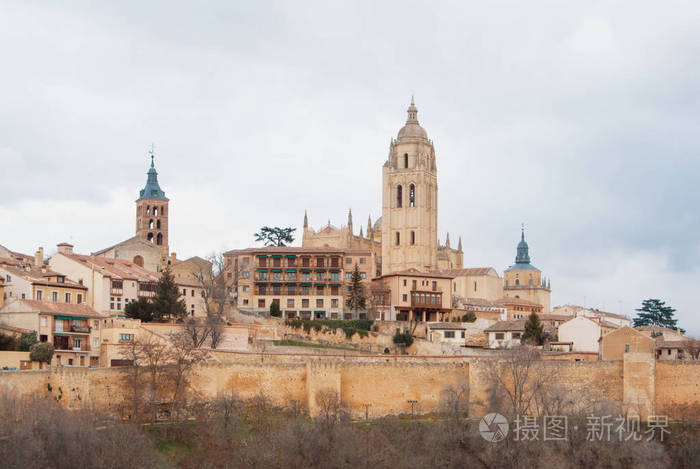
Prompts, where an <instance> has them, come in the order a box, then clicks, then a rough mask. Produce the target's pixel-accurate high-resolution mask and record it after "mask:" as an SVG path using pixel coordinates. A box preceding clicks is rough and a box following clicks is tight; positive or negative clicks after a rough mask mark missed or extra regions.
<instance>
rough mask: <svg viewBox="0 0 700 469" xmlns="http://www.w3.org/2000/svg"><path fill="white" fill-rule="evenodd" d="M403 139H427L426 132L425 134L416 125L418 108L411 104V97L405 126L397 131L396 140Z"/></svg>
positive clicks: (423, 130)
mask: <svg viewBox="0 0 700 469" xmlns="http://www.w3.org/2000/svg"><path fill="white" fill-rule="evenodd" d="M404 138H423V139H426V140H427V139H428V132H426V131H425V129H424V128H423V127H421V126H420V124H419V123H418V108H417V107H416V104H415V103H414V102H413V96H411V105H410V106H408V119H406V125H404V126H403V127H401V130H399V135H398V136H397V140H402V139H404Z"/></svg>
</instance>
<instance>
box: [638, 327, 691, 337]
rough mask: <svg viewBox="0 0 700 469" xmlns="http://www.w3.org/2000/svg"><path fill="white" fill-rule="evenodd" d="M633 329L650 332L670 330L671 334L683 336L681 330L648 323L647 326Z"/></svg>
mask: <svg viewBox="0 0 700 469" xmlns="http://www.w3.org/2000/svg"><path fill="white" fill-rule="evenodd" d="M635 329H636V330H638V331H641V332H652V333H653V332H670V333H671V334H675V335H677V336H679V337H683V334H682V333H681V331H677V330H675V329H671V328H670V327H663V326H654V325H649V326H639V327H635Z"/></svg>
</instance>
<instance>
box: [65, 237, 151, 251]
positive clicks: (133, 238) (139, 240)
mask: <svg viewBox="0 0 700 469" xmlns="http://www.w3.org/2000/svg"><path fill="white" fill-rule="evenodd" d="M129 241H136V242H138V243H140V244H144V245H146V246H148V247H151V248H154V249H156V250H157V249H158V247H157V246H156V245H154V244H153V243H149V242H148V241H146V240H145V239H143V238H141V237H140V236H138V235H137V236H132V237H131V238H129V239H125V240H124V241H120V242H118V243H117V244H113V245H111V246H109V247H106V248H104V249H100V250H99V251H95V252H93V253H92V254H91V255H93V256H99V255H101V254H104V253H105V252H107V251H110V250H112V249H114V248H116V247H118V246H120V245H122V244H124V243H127V242H129ZM64 245H65V244H64ZM59 246H60V244H59ZM68 246H70V247H73V246H71V245H70V244H69V245H68Z"/></svg>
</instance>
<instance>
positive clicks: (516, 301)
mask: <svg viewBox="0 0 700 469" xmlns="http://www.w3.org/2000/svg"><path fill="white" fill-rule="evenodd" d="M495 303H496V304H498V305H518V306H542V305H541V304H539V303H534V302H532V301H529V300H526V299H524V298H514V297H509V296H504V297H503V298H500V299H498V300H496V302H495Z"/></svg>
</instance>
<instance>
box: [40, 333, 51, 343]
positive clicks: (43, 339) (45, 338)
mask: <svg viewBox="0 0 700 469" xmlns="http://www.w3.org/2000/svg"><path fill="white" fill-rule="evenodd" d="M48 340H49V336H47V335H46V334H41V335H40V336H39V342H47V341H48Z"/></svg>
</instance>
